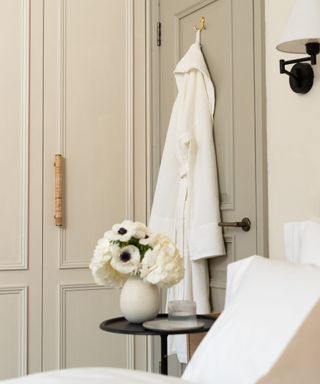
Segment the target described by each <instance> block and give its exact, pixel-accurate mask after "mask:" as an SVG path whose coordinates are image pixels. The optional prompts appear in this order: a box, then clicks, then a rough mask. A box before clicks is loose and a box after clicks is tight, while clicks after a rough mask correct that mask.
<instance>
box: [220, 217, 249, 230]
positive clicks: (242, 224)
mask: <svg viewBox="0 0 320 384" xmlns="http://www.w3.org/2000/svg"><path fill="white" fill-rule="evenodd" d="M218 225H219V227H236V228H242V230H243V231H245V232H248V231H250V228H251V221H250V219H249V218H248V217H244V218H243V219H242V220H241V221H234V222H231V223H226V222H221V223H218Z"/></svg>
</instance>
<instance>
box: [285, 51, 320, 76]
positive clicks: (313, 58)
mask: <svg viewBox="0 0 320 384" xmlns="http://www.w3.org/2000/svg"><path fill="white" fill-rule="evenodd" d="M307 61H310V62H311V64H312V65H315V64H317V56H316V55H312V56H307V57H302V58H301V59H295V60H287V61H285V60H280V73H285V74H286V75H288V76H290V77H293V78H295V79H296V80H297V77H296V76H295V75H294V74H293V73H292V72H289V71H287V70H286V65H290V64H297V63H306V62H307Z"/></svg>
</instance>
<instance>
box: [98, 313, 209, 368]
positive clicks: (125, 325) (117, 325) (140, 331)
mask: <svg viewBox="0 0 320 384" xmlns="http://www.w3.org/2000/svg"><path fill="white" fill-rule="evenodd" d="M167 317H168V314H160V315H158V316H157V319H166V318H167ZM197 319H198V320H200V321H202V322H203V323H204V326H203V327H202V328H196V329H195V328H193V329H192V328H191V329H190V328H187V327H186V329H181V328H179V329H177V330H170V331H167V330H165V331H164V330H159V331H155V330H149V329H146V328H144V327H143V326H142V324H133V323H130V322H129V321H128V320H126V319H125V318H124V317H115V318H113V319H109V320H105V321H103V322H102V323H101V324H100V328H101V329H102V330H103V331H107V332H112V333H122V334H127V335H137V336H160V338H161V374H163V375H167V374H168V335H178V334H190V333H200V332H208V331H209V329H210V328H211V326H212V324H213V323H214V322H215V320H216V318H215V317H212V316H207V315H197Z"/></svg>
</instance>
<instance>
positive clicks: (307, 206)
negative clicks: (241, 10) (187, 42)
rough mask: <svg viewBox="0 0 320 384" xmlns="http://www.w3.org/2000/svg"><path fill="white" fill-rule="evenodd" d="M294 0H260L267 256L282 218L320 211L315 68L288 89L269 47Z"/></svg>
mask: <svg viewBox="0 0 320 384" xmlns="http://www.w3.org/2000/svg"><path fill="white" fill-rule="evenodd" d="M293 4H294V0H281V1H279V0H265V10H266V15H265V18H266V83H267V137H268V177H269V179H268V182H269V236H270V237H269V243H270V257H271V258H283V257H284V244H283V224H284V223H285V222H288V221H293V220H304V219H307V218H310V217H315V216H320V173H319V170H320V123H319V117H320V70H319V65H318V66H317V67H316V68H315V81H314V86H313V88H312V89H311V91H310V92H309V93H308V94H306V95H297V94H295V93H293V92H292V91H291V89H290V88H289V84H288V77H287V76H286V75H280V73H279V59H280V58H284V59H289V58H290V59H294V58H295V56H294V55H293V54H282V53H281V52H278V51H277V50H276V49H275V46H276V45H277V42H278V40H279V38H280V37H281V33H282V30H283V28H284V25H285V23H286V21H287V18H288V16H289V14H290V10H291V8H292V6H293Z"/></svg>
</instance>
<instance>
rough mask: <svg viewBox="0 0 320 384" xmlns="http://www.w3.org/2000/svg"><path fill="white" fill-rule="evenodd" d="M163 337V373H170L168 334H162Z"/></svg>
mask: <svg viewBox="0 0 320 384" xmlns="http://www.w3.org/2000/svg"><path fill="white" fill-rule="evenodd" d="M160 338H161V374H162V375H168V335H160Z"/></svg>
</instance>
